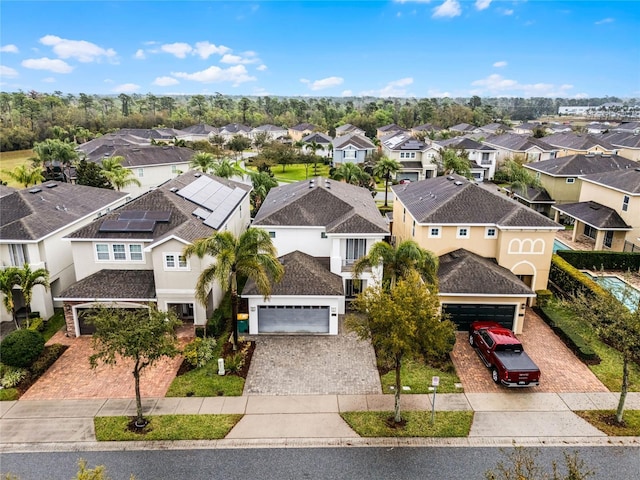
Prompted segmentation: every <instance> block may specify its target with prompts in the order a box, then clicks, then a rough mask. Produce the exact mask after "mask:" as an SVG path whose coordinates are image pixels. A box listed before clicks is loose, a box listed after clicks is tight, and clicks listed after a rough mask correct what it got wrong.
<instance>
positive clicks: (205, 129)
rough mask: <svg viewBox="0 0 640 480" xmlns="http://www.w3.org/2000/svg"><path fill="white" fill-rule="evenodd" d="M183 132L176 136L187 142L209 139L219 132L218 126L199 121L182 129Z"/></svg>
mask: <svg viewBox="0 0 640 480" xmlns="http://www.w3.org/2000/svg"><path fill="white" fill-rule="evenodd" d="M182 132H183V133H182V134H181V135H180V136H178V137H176V138H177V139H178V140H184V141H186V142H198V141H208V140H209V138H211V137H213V136H214V135H217V134H218V128H217V127H213V126H211V125H207V124H206V123H199V124H197V125H192V126H190V127H187V128H183V129H182Z"/></svg>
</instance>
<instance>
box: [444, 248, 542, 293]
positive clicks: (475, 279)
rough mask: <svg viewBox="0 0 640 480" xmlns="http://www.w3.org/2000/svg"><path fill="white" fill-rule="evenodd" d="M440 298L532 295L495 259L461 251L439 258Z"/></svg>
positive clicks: (528, 289)
mask: <svg viewBox="0 0 640 480" xmlns="http://www.w3.org/2000/svg"><path fill="white" fill-rule="evenodd" d="M438 279H439V289H440V295H446V294H451V293H457V294H469V295H531V294H533V291H532V290H531V289H530V288H529V287H527V286H526V285H525V284H524V283H523V282H522V280H520V279H519V278H518V277H517V276H516V275H514V274H513V273H512V272H511V271H510V270H508V269H506V268H504V267H501V266H500V265H498V263H497V262H496V260H495V259H494V258H484V257H481V256H479V255H476V254H475V253H472V252H469V251H468V250H465V249H463V248H459V249H458V250H454V251H453V252H449V253H447V254H445V255H441V256H440V263H439V267H438Z"/></svg>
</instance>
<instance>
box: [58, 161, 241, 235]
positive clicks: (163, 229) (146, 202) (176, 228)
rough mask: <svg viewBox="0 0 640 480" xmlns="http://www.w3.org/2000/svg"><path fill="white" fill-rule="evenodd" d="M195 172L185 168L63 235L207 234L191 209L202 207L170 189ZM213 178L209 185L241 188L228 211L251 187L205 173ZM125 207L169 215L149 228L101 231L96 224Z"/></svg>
mask: <svg viewBox="0 0 640 480" xmlns="http://www.w3.org/2000/svg"><path fill="white" fill-rule="evenodd" d="M196 175H201V176H202V175H204V174H199V173H198V172H195V171H189V172H186V173H183V174H182V175H180V176H178V177H176V178H174V179H173V180H170V181H169V182H167V183H165V184H163V185H161V186H160V187H158V188H157V189H155V190H152V191H150V192H148V193H145V194H144V195H141V196H140V197H138V198H136V199H134V200H132V201H131V202H129V203H127V204H126V205H124V206H123V207H121V208H119V209H117V210H114V211H113V212H111V213H110V214H108V215H105V216H103V217H100V218H99V219H97V220H95V221H93V222H92V223H90V224H89V225H87V226H85V227H83V228H81V229H79V230H76V231H75V232H73V233H71V234H70V235H68V236H67V238H71V239H96V238H104V239H138V240H151V241H152V242H154V243H155V242H158V241H160V240H163V239H165V238H167V237H169V236H171V235H174V236H176V237H178V238H181V239H183V240H185V241H187V242H193V241H195V240H197V239H198V238H203V237H207V236H209V235H211V234H212V233H213V232H214V231H215V230H214V229H213V228H212V227H209V226H207V225H205V224H204V223H203V220H202V219H201V218H199V217H197V216H195V215H194V214H193V213H194V212H195V211H196V209H198V208H202V207H201V206H200V205H198V204H196V203H194V202H192V201H189V200H187V199H185V198H183V197H181V196H180V195H178V194H177V193H175V192H172V191H171V189H178V190H179V189H181V188H184V187H186V186H187V185H189V184H192V183H193V182H195V181H196V179H197V178H198V177H196ZM206 177H209V178H211V179H213V180H214V183H213V184H212V187H211V188H212V189H215V188H216V186H221V185H225V186H228V187H229V188H230V189H231V190H232V191H235V190H236V189H239V190H241V191H242V192H243V195H242V196H241V197H238V199H237V200H236V202H235V203H233V204H230V205H228V206H227V207H225V208H226V209H227V211H228V213H231V212H232V211H233V210H234V209H235V208H236V207H237V205H238V204H239V203H241V202H242V200H243V199H244V197H245V196H246V195H247V194H248V193H249V191H250V190H251V187H250V186H249V185H245V184H242V183H238V182H234V181H231V180H226V179H223V178H219V177H214V176H212V175H206ZM129 210H138V211H139V210H143V211H164V212H171V216H170V218H169V221H168V222H158V223H156V225H155V228H154V229H153V232H109V231H107V232H104V231H100V227H101V226H102V223H103V222H104V221H105V220H117V219H118V217H119V215H120V214H121V213H122V212H125V211H129Z"/></svg>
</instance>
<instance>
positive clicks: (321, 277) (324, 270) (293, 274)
mask: <svg viewBox="0 0 640 480" xmlns="http://www.w3.org/2000/svg"><path fill="white" fill-rule="evenodd" d="M278 260H279V261H280V263H282V266H283V267H284V275H283V277H282V279H281V280H280V282H278V283H274V282H272V283H271V295H273V296H276V295H296V296H299V295H313V296H318V295H338V296H342V295H344V288H343V286H342V277H341V276H340V275H336V274H335V273H331V272H330V271H329V259H328V258H316V257H312V256H310V255H307V254H306V253H302V252H300V251H297V250H296V251H294V252H291V253H288V254H286V255H283V256H282V257H280V258H279V259H278ZM242 295H260V292H259V291H258V287H257V286H256V283H255V282H254V281H253V280H251V279H250V280H248V281H247V284H246V286H245V287H244V290H243V291H242Z"/></svg>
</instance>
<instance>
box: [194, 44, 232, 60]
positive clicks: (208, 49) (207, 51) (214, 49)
mask: <svg viewBox="0 0 640 480" xmlns="http://www.w3.org/2000/svg"><path fill="white" fill-rule="evenodd" d="M230 51H231V49H230V48H229V47H225V46H224V45H220V46H218V45H214V44H213V43H209V42H197V43H196V48H195V51H194V53H195V54H197V55H200V58H204V59H205V60H206V59H207V58H209V57H210V56H211V55H213V54H214V53H215V54H217V55H224V54H225V53H228V52H230Z"/></svg>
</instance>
